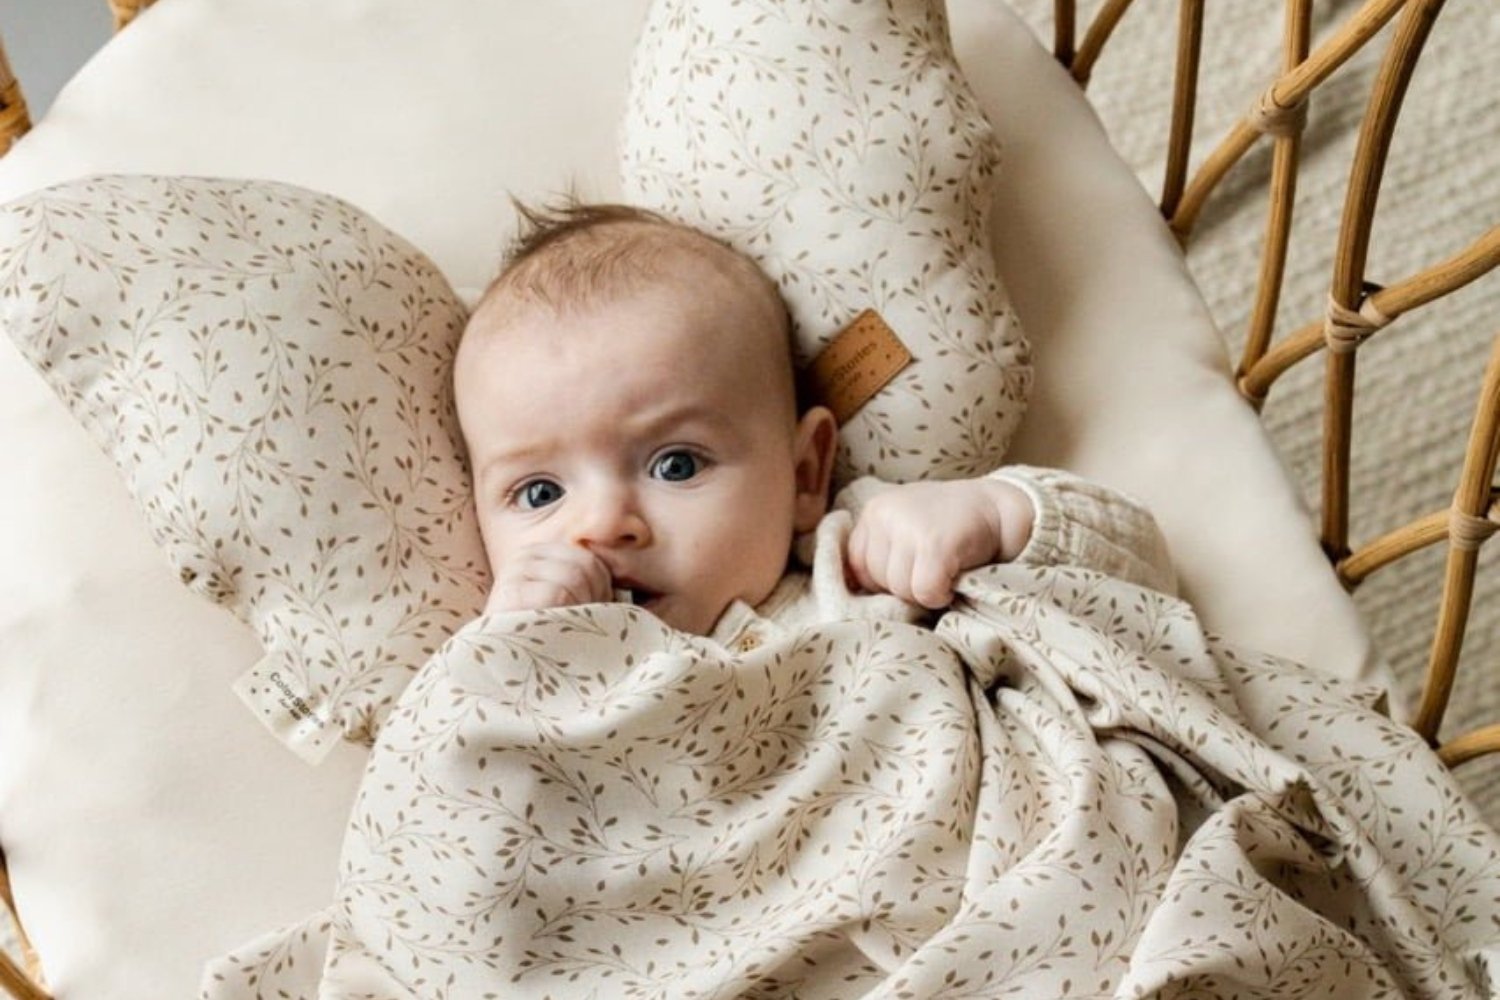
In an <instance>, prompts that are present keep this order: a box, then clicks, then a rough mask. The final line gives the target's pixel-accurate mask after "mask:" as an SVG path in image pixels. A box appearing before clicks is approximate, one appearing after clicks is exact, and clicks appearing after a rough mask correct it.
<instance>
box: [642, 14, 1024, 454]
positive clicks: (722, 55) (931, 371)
mask: <svg viewBox="0 0 1500 1000" xmlns="http://www.w3.org/2000/svg"><path fill="white" fill-rule="evenodd" d="M622 140H623V141H622V152H621V171H622V183H623V188H624V191H625V193H626V197H627V198H628V199H629V200H631V201H633V202H635V203H637V204H642V205H645V206H647V207H650V208H654V209H656V210H658V211H661V212H663V213H664V214H666V215H668V216H671V217H673V218H677V219H679V220H681V221H684V222H687V223H689V224H691V225H694V226H697V227H699V228H701V229H704V230H706V231H708V232H710V233H713V234H714V235H716V236H718V237H720V238H722V239H724V240H725V241H726V242H728V243H730V244H731V245H733V246H735V247H736V248H738V249H740V250H742V251H744V252H746V253H748V254H749V255H750V256H752V257H753V258H755V259H756V260H757V261H758V262H759V263H760V264H761V266H762V267H763V268H764V269H765V270H766V271H767V273H768V274H770V275H771V277H772V278H773V279H774V280H775V281H776V282H777V284H778V285H779V286H780V288H781V291H782V293H783V296H784V297H785V298H786V300H787V303H788V306H789V308H790V310H791V314H792V320H793V327H794V336H795V339H796V347H797V353H798V355H799V362H800V363H802V364H804V365H805V364H807V363H808V362H810V360H811V359H812V358H813V357H815V356H816V355H817V354H818V352H819V351H821V350H822V349H823V348H824V347H825V346H827V344H828V343H829V342H830V341H831V340H832V339H833V338H834V337H835V336H836V335H837V334H838V333H839V332H840V330H841V329H843V328H844V327H845V326H846V325H847V324H848V323H850V321H852V320H853V319H854V318H855V317H856V316H857V315H858V314H859V313H861V312H862V311H863V310H865V309H866V308H873V309H875V310H877V311H878V312H879V313H880V314H881V316H882V317H883V318H884V320H885V321H886V323H887V324H888V325H889V326H890V327H891V328H892V329H893V330H894V331H895V333H896V334H897V336H898V337H899V338H900V339H901V340H902V342H903V343H904V344H905V345H906V347H907V349H908V350H909V351H910V353H911V354H912V355H913V357H914V359H915V363H914V364H912V365H909V366H908V367H906V368H905V369H904V370H903V371H901V372H900V373H899V374H898V375H897V376H896V377H895V379H894V380H893V381H892V382H890V384H889V385H887V386H886V387H885V388H884V389H883V390H881V391H880V392H879V393H878V394H876V395H874V397H873V398H871V399H870V400H869V401H868V402H866V403H865V405H864V406H863V407H862V408H860V409H859V410H858V411H857V412H855V413H854V415H853V417H852V418H851V419H849V420H847V422H846V423H845V425H844V426H843V428H842V430H841V440H840V445H841V447H840V452H841V455H840V462H839V466H838V469H837V471H836V480H837V481H838V483H840V484H842V483H844V482H847V481H849V480H850V479H852V478H855V477H857V476H860V475H876V476H879V477H881V478H883V479H887V480H892V481H909V480H913V479H929V478H956V477H962V476H973V475H978V474H982V473H984V472H987V471H989V470H991V469H993V468H995V467H997V466H998V465H1000V464H1001V461H1002V458H1003V456H1004V454H1005V450H1006V447H1007V445H1008V444H1009V442H1010V439H1011V437H1012V436H1013V434H1014V433H1015V430H1016V428H1017V426H1018V424H1019V423H1020V420H1021V417H1022V414H1023V413H1024V411H1025V406H1026V399H1027V395H1028V393H1029V391H1030V387H1031V369H1030V361H1029V351H1028V348H1027V345H1026V342H1025V338H1024V336H1023V335H1022V332H1021V329H1020V327H1019V325H1018V324H1017V322H1016V320H1015V317H1014V315H1013V313H1012V311H1011V308H1010V303H1009V299H1008V297H1007V295H1006V293H1005V290H1004V288H1003V287H1002V285H1001V283H1000V280H999V278H998V276H997V274H996V269H995V264H994V257H993V254H992V250H991V245H990V237H989V225H988V219H989V202H990V181H991V177H992V174H993V172H994V169H995V166H996V163H997V158H998V153H997V146H996V141H995V136H994V132H993V129H992V128H991V126H990V123H989V121H988V119H987V118H986V117H985V115H984V113H983V111H982V110H981V108H980V106H979V103H978V101H977V99H976V98H975V97H974V95H973V93H972V92H971V91H970V89H969V86H968V84H967V82H966V81H965V80H964V77H963V75H962V73H961V72H960V70H959V68H958V64H957V62H956V61H955V59H954V56H953V51H952V47H951V44H950V40H949V36H948V25H947V16H946V11H945V9H944V7H943V5H942V3H941V2H940V0H886V2H884V3H868V2H863V3H861V2H857V0H836V2H832V3H829V2H824V0H819V2H817V3H814V2H811V0H783V2H778V3H746V4H725V3H715V2H707V0H658V2H656V3H654V4H653V5H652V7H651V9H650V11H649V13H648V15H647V20H646V24H645V27H644V30H643V34H642V37H641V39H640V42H639V43H638V46H637V49H636V52H635V58H634V62H633V64H632V70H631V87H630V96H629V101H628V104H627V110H626V114H625V119H624V123H623V130H622Z"/></svg>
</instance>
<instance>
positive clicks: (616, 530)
mask: <svg viewBox="0 0 1500 1000" xmlns="http://www.w3.org/2000/svg"><path fill="white" fill-rule="evenodd" d="M573 540H574V541H575V542H576V543H577V544H579V545H583V546H585V547H590V546H607V547H621V546H642V545H646V544H649V543H650V541H651V528H650V526H649V525H648V524H647V522H646V518H645V517H644V515H643V514H642V513H641V511H640V508H639V507H638V506H637V505H636V504H635V502H634V499H633V498H632V497H630V496H628V495H626V494H624V493H619V494H611V495H608V496H602V497H599V498H597V499H595V500H594V501H593V502H592V503H590V504H589V505H588V509H587V510H586V511H583V512H582V514H581V516H580V518H579V520H578V522H577V524H576V525H575V532H574V539H573Z"/></svg>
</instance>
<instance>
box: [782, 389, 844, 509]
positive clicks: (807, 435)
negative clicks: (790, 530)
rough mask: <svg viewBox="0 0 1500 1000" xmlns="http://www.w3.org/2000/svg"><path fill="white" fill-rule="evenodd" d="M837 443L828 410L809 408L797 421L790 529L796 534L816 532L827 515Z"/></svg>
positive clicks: (833, 425)
mask: <svg viewBox="0 0 1500 1000" xmlns="http://www.w3.org/2000/svg"><path fill="white" fill-rule="evenodd" d="M838 443H839V428H838V424H837V423H836V422H835V421H834V419H833V412H832V411H831V410H829V409H828V407H826V406H814V407H811V408H810V409H809V410H808V411H807V412H806V413H804V414H802V418H801V419H800V420H798V421H797V440H796V443H795V449H796V450H795V452H794V453H793V454H794V455H795V459H796V463H797V464H796V484H797V500H796V504H795V506H794V508H793V512H794V518H793V526H794V527H795V528H796V530H797V531H799V532H800V531H811V530H813V529H814V528H816V527H817V526H818V522H819V521H820V520H822V518H823V515H824V514H826V513H827V512H828V484H829V481H830V480H831V479H832V478H833V454H834V451H835V449H837V447H838Z"/></svg>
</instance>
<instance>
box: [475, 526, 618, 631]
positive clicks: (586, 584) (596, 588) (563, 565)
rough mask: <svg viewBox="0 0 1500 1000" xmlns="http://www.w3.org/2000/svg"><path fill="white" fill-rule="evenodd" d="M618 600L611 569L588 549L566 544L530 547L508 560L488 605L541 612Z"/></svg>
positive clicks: (492, 608) (497, 573)
mask: <svg viewBox="0 0 1500 1000" xmlns="http://www.w3.org/2000/svg"><path fill="white" fill-rule="evenodd" d="M613 596H614V584H613V581H612V580H611V578H610V574H609V568H608V567H607V566H605V565H604V562H603V560H601V559H600V558H599V557H598V556H596V555H594V553H592V552H590V551H589V550H588V549H585V548H581V547H580V546H577V545H569V544H567V543H566V542H546V543H542V544H539V545H529V546H527V547H525V548H523V549H520V550H519V551H517V552H515V553H514V554H512V555H511V556H509V557H508V558H506V559H505V561H504V562H503V564H502V565H501V566H499V567H498V568H497V569H496V571H495V585H494V586H493V587H492V588H491V589H490V599H489V602H488V603H487V604H485V607H484V610H485V613H486V614H489V613H491V612H496V611H537V610H539V609H541V608H561V607H565V606H567V605H570V604H590V603H593V602H596V601H608V600H609V599H610V598H611V597H613Z"/></svg>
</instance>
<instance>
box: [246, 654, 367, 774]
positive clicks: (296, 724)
mask: <svg viewBox="0 0 1500 1000" xmlns="http://www.w3.org/2000/svg"><path fill="white" fill-rule="evenodd" d="M234 693H235V694H237V695H239V696H240V700H241V701H243V702H244V703H245V704H246V705H248V706H250V710H251V711H252V712H254V713H255V717H256V718H257V719H259V720H260V721H261V724H262V725H264V726H265V727H266V728H267V729H269V730H270V731H271V732H272V733H274V734H275V735H276V738H277V739H279V740H280V741H281V742H282V743H284V744H286V746H287V747H288V748H289V749H290V750H291V751H292V752H293V753H295V754H296V755H297V756H298V757H301V758H302V759H303V760H305V761H307V762H308V763H309V764H321V763H322V762H323V759H324V758H325V757H327V756H328V752H329V751H330V750H332V749H333V746H334V744H335V743H337V742H338V741H339V738H340V735H341V734H340V731H339V727H338V726H337V725H335V724H334V722H333V720H332V719H330V718H329V716H328V707H327V706H326V705H323V704H321V703H319V702H317V701H315V700H314V699H313V698H312V697H311V696H310V695H308V693H307V690H306V688H305V687H304V686H303V684H302V680H301V678H300V677H298V676H297V675H296V673H295V672H293V671H292V670H290V669H288V666H287V664H286V661H285V660H284V659H283V658H282V657H280V656H277V655H276V654H274V653H268V654H266V655H265V656H262V657H261V658H260V659H259V660H257V661H256V662H255V665H254V666H253V667H251V668H250V669H249V670H247V671H245V672H244V673H243V674H241V675H240V678H239V680H237V681H235V682H234Z"/></svg>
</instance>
